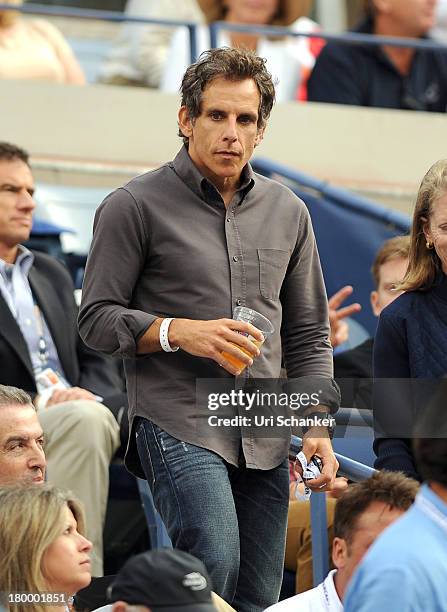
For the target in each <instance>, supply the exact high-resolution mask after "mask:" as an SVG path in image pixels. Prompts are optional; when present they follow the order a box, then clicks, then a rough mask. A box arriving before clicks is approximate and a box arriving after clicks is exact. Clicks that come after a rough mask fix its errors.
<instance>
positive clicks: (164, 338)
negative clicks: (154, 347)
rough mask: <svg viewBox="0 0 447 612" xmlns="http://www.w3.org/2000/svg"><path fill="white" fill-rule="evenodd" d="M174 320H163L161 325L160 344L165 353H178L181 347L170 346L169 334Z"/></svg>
mask: <svg viewBox="0 0 447 612" xmlns="http://www.w3.org/2000/svg"><path fill="white" fill-rule="evenodd" d="M173 320H174V319H172V318H171V319H163V321H162V322H161V325H160V344H161V348H162V349H163V350H164V351H165V353H175V351H178V349H179V347H178V346H175V347H174V348H173V347H172V346H171V345H170V344H169V340H168V333H169V326H170V325H171V323H172V321H173Z"/></svg>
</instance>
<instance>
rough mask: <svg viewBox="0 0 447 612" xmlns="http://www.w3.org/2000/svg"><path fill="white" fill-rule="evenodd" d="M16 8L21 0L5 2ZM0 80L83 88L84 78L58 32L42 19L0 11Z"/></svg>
mask: <svg viewBox="0 0 447 612" xmlns="http://www.w3.org/2000/svg"><path fill="white" fill-rule="evenodd" d="M1 4H10V5H12V6H17V5H20V4H22V0H4V2H2V3H1ZM0 79H35V80H41V81H54V82H57V83H72V84H75V85H83V84H84V83H85V77H84V74H83V72H82V70H81V67H80V66H79V64H78V62H77V60H76V58H75V56H74V54H73V52H72V50H71V49H70V47H69V45H68V43H67V41H66V40H65V38H64V37H63V36H62V34H61V32H59V30H58V29H57V28H55V27H54V26H53V25H52V24H51V23H50V22H49V21H47V20H45V19H24V18H22V16H21V14H20V13H19V12H18V11H14V10H2V11H0Z"/></svg>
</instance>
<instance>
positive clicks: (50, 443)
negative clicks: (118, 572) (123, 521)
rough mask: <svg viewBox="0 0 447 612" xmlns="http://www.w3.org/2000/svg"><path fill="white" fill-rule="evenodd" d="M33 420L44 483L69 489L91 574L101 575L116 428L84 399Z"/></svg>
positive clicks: (101, 408) (105, 414) (105, 410)
mask: <svg viewBox="0 0 447 612" xmlns="http://www.w3.org/2000/svg"><path fill="white" fill-rule="evenodd" d="M39 421H40V423H41V425H42V428H43V430H44V432H45V436H46V440H47V442H46V448H45V455H46V458H47V464H48V465H47V479H48V482H50V483H51V484H53V485H56V486H58V487H63V488H65V489H70V490H71V491H72V492H73V493H74V494H75V495H76V497H78V498H79V499H80V500H81V502H82V503H83V505H84V509H85V515H86V523H87V537H88V539H89V540H91V541H92V543H93V550H92V553H91V559H92V574H93V575H94V576H102V574H103V559H102V557H103V552H102V531H103V526H104V518H105V513H106V506H107V495H108V491H109V463H110V460H111V458H112V456H113V454H114V453H115V451H116V449H117V448H118V446H119V426H118V424H117V422H116V420H115V417H114V416H113V414H112V413H111V412H110V410H109V409H108V408H106V407H105V406H103V405H102V404H100V403H98V402H93V401H90V400H74V401H71V402H64V403H61V404H55V405H54V406H50V407H49V408H48V409H46V410H42V411H40V412H39Z"/></svg>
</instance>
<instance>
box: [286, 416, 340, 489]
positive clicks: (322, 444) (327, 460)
mask: <svg viewBox="0 0 447 612" xmlns="http://www.w3.org/2000/svg"><path fill="white" fill-rule="evenodd" d="M303 453H304V454H305V456H306V459H307V461H310V459H311V458H312V457H313V456H314V455H318V457H320V459H321V461H322V463H323V470H322V472H321V476H319V477H318V478H315V479H312V480H307V481H306V484H307V486H308V487H309V489H311V490H312V491H316V492H322V491H327V490H330V489H333V488H334V483H335V477H336V475H337V470H338V467H339V465H338V461H337V459H336V458H335V455H334V451H333V449H332V442H331V440H330V438H329V436H328V433H327V430H326V429H325V428H324V427H323V428H322V427H311V428H310V429H309V430H308V431H307V433H306V435H305V436H304V438H303ZM295 472H297V473H298V474H300V475H301V466H300V467H299V468H298V466H297V464H296V463H295Z"/></svg>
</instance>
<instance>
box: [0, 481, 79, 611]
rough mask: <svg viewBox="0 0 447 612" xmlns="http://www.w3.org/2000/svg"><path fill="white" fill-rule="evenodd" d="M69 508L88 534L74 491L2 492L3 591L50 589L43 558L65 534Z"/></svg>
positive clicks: (24, 607) (17, 606)
mask: <svg viewBox="0 0 447 612" xmlns="http://www.w3.org/2000/svg"><path fill="white" fill-rule="evenodd" d="M67 506H68V508H70V510H71V511H72V512H73V516H74V517H75V519H76V522H77V530H78V531H79V533H81V534H82V535H84V534H85V520H84V512H83V510H82V507H81V505H80V502H79V501H78V500H77V499H76V498H74V497H73V495H72V494H71V493H70V492H68V491H63V490H61V489H57V488H55V487H52V486H50V485H34V486H30V487H23V486H14V487H5V488H2V489H0V551H1V563H0V592H1V591H3V593H14V592H17V591H27V592H30V593H40V592H44V591H49V590H50V589H49V585H48V584H47V581H46V579H45V577H44V575H43V572H42V561H43V556H44V553H45V551H46V550H47V548H48V547H49V546H50V544H52V543H53V542H54V541H55V540H56V538H58V537H59V536H60V535H61V534H62V533H63V530H64V526H65V513H64V510H65V508H66V507H67ZM0 603H2V602H0ZM4 605H5V607H6V608H7V609H9V610H11V611H14V612H30V610H33V611H35V612H44V610H47V606H45V605H43V604H42V605H38V604H32V607H30V605H29V604H28V605H26V604H23V603H18V604H11V603H8V602H4Z"/></svg>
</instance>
